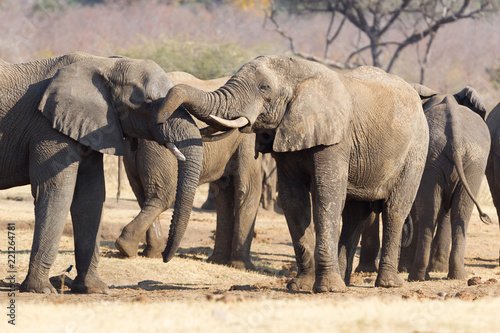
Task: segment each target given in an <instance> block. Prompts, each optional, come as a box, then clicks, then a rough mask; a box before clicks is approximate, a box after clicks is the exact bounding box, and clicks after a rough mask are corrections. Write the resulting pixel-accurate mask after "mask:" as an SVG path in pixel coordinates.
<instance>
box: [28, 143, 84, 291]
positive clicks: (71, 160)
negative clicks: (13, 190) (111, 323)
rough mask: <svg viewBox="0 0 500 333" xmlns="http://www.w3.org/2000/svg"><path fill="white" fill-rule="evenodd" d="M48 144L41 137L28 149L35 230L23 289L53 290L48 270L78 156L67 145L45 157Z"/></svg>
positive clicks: (66, 212)
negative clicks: (39, 141) (34, 146)
mask: <svg viewBox="0 0 500 333" xmlns="http://www.w3.org/2000/svg"><path fill="white" fill-rule="evenodd" d="M51 148H53V147H52V146H51V145H50V143H48V142H46V141H42V143H41V144H40V145H39V146H37V147H36V148H35V149H34V151H32V152H30V166H29V167H30V178H31V179H30V180H31V192H32V195H33V198H34V199H35V230H34V234H33V244H32V247H31V255H30V263H29V268H28V275H27V276H26V278H25V280H24V281H23V282H22V284H21V286H20V288H19V289H20V291H23V292H24V291H26V292H36V293H56V290H55V289H54V287H52V285H51V283H50V282H49V271H50V267H51V266H52V264H53V263H54V261H55V259H56V256H57V252H58V248H59V243H60V240H61V236H62V233H63V229H64V225H65V224H66V219H67V218H68V213H69V210H70V206H71V201H72V199H73V192H74V188H75V183H76V177H77V172H78V164H79V159H80V158H79V156H78V154H77V153H76V152H75V151H74V150H72V149H71V147H68V145H66V146H65V147H64V148H62V149H58V150H57V151H56V153H55V154H51V155H50V156H49V158H47V151H51ZM56 149H57V148H56Z"/></svg>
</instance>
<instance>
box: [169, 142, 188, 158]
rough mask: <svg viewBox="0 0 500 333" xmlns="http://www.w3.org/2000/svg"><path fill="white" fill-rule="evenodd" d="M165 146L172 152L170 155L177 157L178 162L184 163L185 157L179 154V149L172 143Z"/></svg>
mask: <svg viewBox="0 0 500 333" xmlns="http://www.w3.org/2000/svg"><path fill="white" fill-rule="evenodd" d="M165 146H166V147H167V148H168V149H169V150H170V151H171V152H172V154H174V155H175V157H177V159H178V160H179V161H185V160H186V157H185V156H184V155H183V154H182V153H181V151H180V150H179V148H177V147H176V146H175V145H174V144H173V143H172V142H167V143H166V144H165Z"/></svg>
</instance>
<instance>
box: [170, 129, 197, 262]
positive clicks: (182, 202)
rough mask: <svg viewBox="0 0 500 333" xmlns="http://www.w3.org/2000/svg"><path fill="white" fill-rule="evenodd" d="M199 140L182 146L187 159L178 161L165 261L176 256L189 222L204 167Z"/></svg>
mask: <svg viewBox="0 0 500 333" xmlns="http://www.w3.org/2000/svg"><path fill="white" fill-rule="evenodd" d="M199 141H200V145H199V146H190V147H185V148H180V150H181V152H182V153H183V154H184V155H185V156H186V161H181V160H179V161H177V165H178V170H179V172H178V176H177V193H176V196H175V205H174V213H173V216H172V223H171V224H170V231H169V234H168V240H167V246H166V247H165V250H164V251H163V253H162V256H163V262H169V261H170V260H171V259H172V258H173V257H174V255H175V252H176V251H177V249H178V248H179V245H180V243H181V240H182V237H183V236H184V232H185V231H186V228H187V225H188V222H189V217H190V214H191V209H192V207H193V201H194V195H195V192H196V187H197V186H198V182H199V179H200V172H201V167H202V157H203V147H202V146H201V138H200V140H199ZM195 156H196V157H195ZM199 157H201V158H199Z"/></svg>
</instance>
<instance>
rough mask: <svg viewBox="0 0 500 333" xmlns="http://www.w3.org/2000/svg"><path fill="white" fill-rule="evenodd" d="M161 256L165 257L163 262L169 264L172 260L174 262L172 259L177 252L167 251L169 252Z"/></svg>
mask: <svg viewBox="0 0 500 333" xmlns="http://www.w3.org/2000/svg"><path fill="white" fill-rule="evenodd" d="M161 255H162V257H163V262H164V263H167V262H169V261H170V260H172V258H173V257H174V256H175V251H167V250H165V251H164V252H163V253H162V254H161Z"/></svg>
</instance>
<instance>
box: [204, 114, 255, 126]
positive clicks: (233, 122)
mask: <svg viewBox="0 0 500 333" xmlns="http://www.w3.org/2000/svg"><path fill="white" fill-rule="evenodd" d="M210 117H211V118H212V119H213V120H214V121H216V122H217V123H218V124H219V125H222V126H225V127H229V128H241V127H243V126H246V125H248V123H249V121H248V119H247V118H245V117H239V118H236V119H233V120H228V119H223V118H219V117H217V116H214V115H210Z"/></svg>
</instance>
